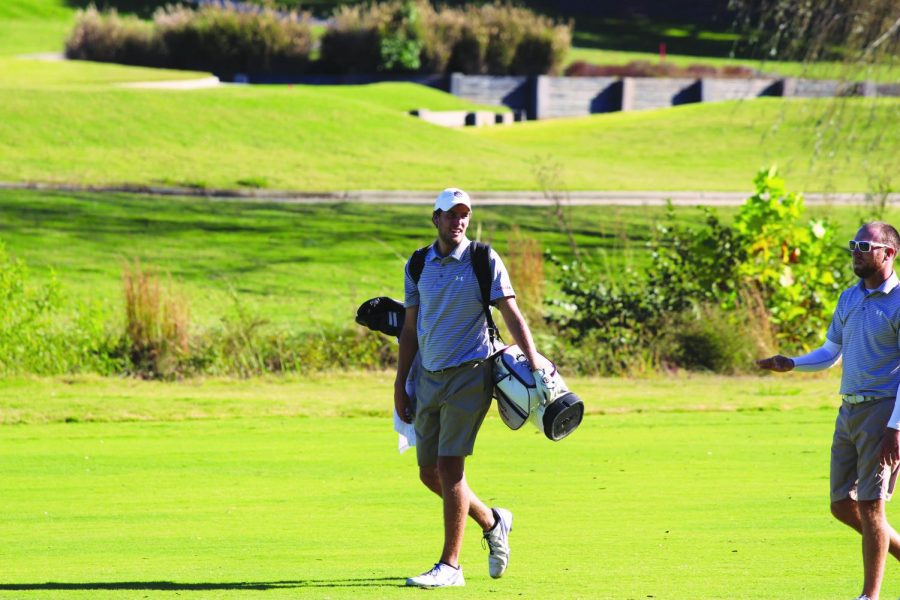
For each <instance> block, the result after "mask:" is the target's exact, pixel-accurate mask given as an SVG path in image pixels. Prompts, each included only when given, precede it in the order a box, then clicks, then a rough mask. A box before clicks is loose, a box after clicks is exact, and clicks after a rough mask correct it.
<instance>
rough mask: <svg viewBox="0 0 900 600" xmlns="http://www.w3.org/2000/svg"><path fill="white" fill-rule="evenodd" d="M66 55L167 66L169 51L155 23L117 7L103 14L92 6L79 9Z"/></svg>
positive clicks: (103, 60) (68, 56) (79, 58)
mask: <svg viewBox="0 0 900 600" xmlns="http://www.w3.org/2000/svg"><path fill="white" fill-rule="evenodd" d="M66 57H67V58H71V59H75V60H93V61H99V62H115V63H123V64H130V65H142V66H165V65H167V64H168V60H167V57H166V51H165V48H164V46H163V45H162V43H161V41H160V39H159V37H158V36H157V35H156V32H155V31H154V28H153V24H152V23H149V22H147V21H142V20H140V19H138V18H137V17H133V16H119V15H118V13H117V12H116V11H115V10H112V11H110V12H108V13H101V12H99V11H98V10H97V9H96V8H94V7H90V8H88V9H86V10H83V11H78V13H77V15H76V18H75V27H74V28H73V29H72V32H71V33H70V34H69V37H68V38H67V39H66Z"/></svg>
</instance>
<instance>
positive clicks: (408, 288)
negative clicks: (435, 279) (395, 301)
mask: <svg viewBox="0 0 900 600" xmlns="http://www.w3.org/2000/svg"><path fill="white" fill-rule="evenodd" d="M422 270H423V271H424V269H422ZM403 292H404V298H403V307H404V308H409V307H410V306H418V305H419V287H418V286H417V285H416V282H414V281H413V280H412V277H410V276H409V261H406V266H405V267H403Z"/></svg>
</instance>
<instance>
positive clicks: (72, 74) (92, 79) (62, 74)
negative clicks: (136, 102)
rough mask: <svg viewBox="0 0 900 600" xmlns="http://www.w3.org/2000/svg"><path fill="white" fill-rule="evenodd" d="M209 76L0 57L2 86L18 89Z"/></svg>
mask: <svg viewBox="0 0 900 600" xmlns="http://www.w3.org/2000/svg"><path fill="white" fill-rule="evenodd" d="M209 76H210V75H209V73H197V72H194V71H175V70H173V69H149V68H145V67H126V66H123V65H116V64H112V63H96V62H88V61H82V60H74V61H63V60H59V61H49V60H40V59H35V58H17V57H7V58H0V87H3V88H9V89H15V88H19V89H21V88H22V87H43V88H52V89H61V91H62V92H64V91H65V90H67V89H70V88H72V87H73V86H74V87H81V88H91V87H95V86H98V85H104V86H106V85H117V84H124V83H134V82H142V81H177V80H183V79H201V78H206V77H209Z"/></svg>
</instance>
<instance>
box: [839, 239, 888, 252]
mask: <svg viewBox="0 0 900 600" xmlns="http://www.w3.org/2000/svg"><path fill="white" fill-rule="evenodd" d="M848 244H849V245H850V251H851V252H853V251H854V250H857V249H858V250H859V251H860V252H871V251H872V250H873V249H874V248H893V246H888V245H887V244H879V243H878V242H857V241H856V240H850V241H849V242H848Z"/></svg>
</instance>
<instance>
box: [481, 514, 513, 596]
mask: <svg viewBox="0 0 900 600" xmlns="http://www.w3.org/2000/svg"><path fill="white" fill-rule="evenodd" d="M491 510H493V511H494V516H495V518H496V519H497V523H496V524H495V525H494V528H493V529H491V530H490V531H485V532H484V541H486V542H487V545H488V548H489V549H490V554H488V572H489V573H490V574H491V577H493V578H494V579H497V578H498V577H502V576H503V572H504V571H506V566H507V565H508V564H509V532H510V531H512V519H513V517H512V513H511V512H509V511H508V510H506V509H505V508H494V509H491Z"/></svg>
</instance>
